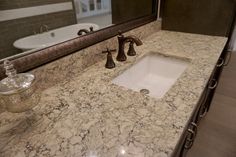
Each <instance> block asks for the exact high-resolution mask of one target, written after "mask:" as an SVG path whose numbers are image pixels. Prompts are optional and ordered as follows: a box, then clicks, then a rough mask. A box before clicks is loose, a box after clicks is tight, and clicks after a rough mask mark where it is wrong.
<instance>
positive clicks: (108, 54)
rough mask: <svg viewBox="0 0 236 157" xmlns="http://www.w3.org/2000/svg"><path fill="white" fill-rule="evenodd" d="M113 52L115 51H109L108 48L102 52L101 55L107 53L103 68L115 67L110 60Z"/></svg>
mask: <svg viewBox="0 0 236 157" xmlns="http://www.w3.org/2000/svg"><path fill="white" fill-rule="evenodd" d="M115 51H116V49H113V50H110V49H109V48H107V50H106V51H102V53H107V62H106V65H105V67H106V68H107V69H113V68H115V67H116V64H115V62H114V60H113V58H112V54H111V52H115Z"/></svg>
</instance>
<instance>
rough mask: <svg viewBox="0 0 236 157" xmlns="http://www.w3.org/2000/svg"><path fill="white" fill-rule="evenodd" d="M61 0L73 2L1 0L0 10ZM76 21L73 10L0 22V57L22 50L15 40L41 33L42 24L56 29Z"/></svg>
mask: <svg viewBox="0 0 236 157" xmlns="http://www.w3.org/2000/svg"><path fill="white" fill-rule="evenodd" d="M60 2H71V0H57V1H56V2H55V0H34V1H32V0H11V1H9V0H1V2H0V10H6V9H7V10H8V9H16V8H23V7H32V6H39V5H46V4H55V3H60ZM75 23H76V17H75V13H74V11H73V10H68V11H62V12H56V13H50V14H46V15H38V16H32V17H25V18H20V19H15V20H9V21H2V22H0V34H1V36H0V59H1V58H5V57H8V56H12V55H15V54H18V53H20V52H21V50H18V49H16V48H14V47H13V43H14V41H15V40H17V39H19V38H22V37H26V36H29V35H33V34H34V33H35V32H36V33H39V29H40V26H42V25H43V24H46V25H48V26H49V29H55V28H59V27H63V26H67V25H72V24H75Z"/></svg>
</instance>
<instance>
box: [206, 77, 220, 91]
mask: <svg viewBox="0 0 236 157" xmlns="http://www.w3.org/2000/svg"><path fill="white" fill-rule="evenodd" d="M211 82H214V85H213V86H211V84H209V86H208V88H209V89H215V88H216V87H217V85H218V82H217V80H216V79H212V80H211Z"/></svg>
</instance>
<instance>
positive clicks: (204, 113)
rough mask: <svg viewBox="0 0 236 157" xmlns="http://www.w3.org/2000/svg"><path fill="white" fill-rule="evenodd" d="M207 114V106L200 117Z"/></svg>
mask: <svg viewBox="0 0 236 157" xmlns="http://www.w3.org/2000/svg"><path fill="white" fill-rule="evenodd" d="M206 114H207V107H205V108H204V112H203V113H202V114H200V118H203V117H205V116H206Z"/></svg>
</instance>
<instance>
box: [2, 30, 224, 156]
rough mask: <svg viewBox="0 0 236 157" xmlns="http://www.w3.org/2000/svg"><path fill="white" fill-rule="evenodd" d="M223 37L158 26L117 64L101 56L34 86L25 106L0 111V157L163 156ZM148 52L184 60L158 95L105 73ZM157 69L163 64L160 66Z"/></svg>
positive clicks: (177, 134)
mask: <svg viewBox="0 0 236 157" xmlns="http://www.w3.org/2000/svg"><path fill="white" fill-rule="evenodd" d="M226 40H227V39H226V38H223V37H213V36H204V35H194V34H187V33H178V32H169V31H159V32H157V33H155V34H153V35H151V36H150V37H148V38H147V39H146V40H145V41H143V42H144V45H142V46H140V47H136V50H137V53H138V55H137V56H135V57H128V60H127V61H126V62H124V63H119V62H116V65H117V67H116V68H115V69H112V70H109V69H105V68H104V64H105V61H102V62H99V63H97V64H95V65H93V66H90V67H89V68H87V69H86V70H85V71H84V72H83V73H82V74H80V75H78V76H77V77H74V78H72V79H71V80H70V81H66V82H62V83H60V84H58V85H57V86H54V87H51V88H49V89H47V90H45V91H43V92H42V98H41V101H40V103H39V105H38V106H36V107H35V108H34V112H32V113H22V114H11V113H3V114H1V115H0V126H1V127H0V156H1V157H25V156H26V157H167V156H170V154H171V153H172V152H173V149H174V148H175V146H176V144H177V142H178V140H179V138H180V136H181V134H182V132H183V129H184V127H185V126H186V124H187V122H188V120H189V118H190V116H191V114H192V112H193V110H194V107H195V106H196V105H197V102H198V100H199V99H200V95H201V93H202V92H203V89H204V87H205V86H206V84H207V81H208V79H209V77H210V75H211V73H212V71H213V69H214V66H215V64H216V62H217V60H218V58H219V56H220V54H221V52H222V50H223V48H224V45H225V43H226ZM148 53H159V54H164V55H167V56H175V57H180V58H185V59H188V60H190V66H189V67H188V68H187V70H186V71H185V72H184V73H183V74H182V75H181V77H180V78H179V79H178V80H177V82H176V83H175V84H174V85H173V86H172V87H171V89H170V90H169V91H168V92H167V93H166V94H165V96H164V97H163V98H161V99H155V98H152V97H149V96H145V95H142V94H141V93H139V92H134V91H132V90H129V89H126V88H124V87H120V86H117V85H114V84H112V83H111V80H112V79H113V78H115V77H116V76H118V75H119V74H121V73H122V72H123V71H124V70H126V69H127V68H129V67H130V66H131V65H132V64H134V63H135V62H136V61H137V60H139V59H141V58H142V57H143V56H144V55H146V54H148ZM163 68H164V67H163Z"/></svg>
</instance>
